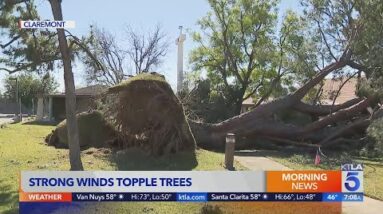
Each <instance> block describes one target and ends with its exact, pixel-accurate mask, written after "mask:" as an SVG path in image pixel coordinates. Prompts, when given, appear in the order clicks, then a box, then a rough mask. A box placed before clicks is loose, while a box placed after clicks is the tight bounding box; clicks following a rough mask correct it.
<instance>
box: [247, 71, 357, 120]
mask: <svg viewBox="0 0 383 214" xmlns="http://www.w3.org/2000/svg"><path fill="white" fill-rule="evenodd" d="M357 83H358V79H357V78H352V79H350V80H348V81H347V82H345V80H339V79H325V80H324V85H323V87H322V95H321V97H320V102H321V103H322V104H323V105H332V104H333V102H334V98H336V99H335V103H334V104H335V105H338V104H342V103H344V102H346V101H349V100H351V99H354V98H357V96H356V94H355V92H356V89H357ZM340 87H342V89H341V90H340V91H339V89H340ZM338 91H339V94H338V96H337V93H338ZM254 105H255V104H254V101H253V99H252V98H251V97H249V98H248V99H246V100H244V101H243V103H242V108H241V113H244V112H247V111H249V110H250V109H252V108H253V107H254Z"/></svg>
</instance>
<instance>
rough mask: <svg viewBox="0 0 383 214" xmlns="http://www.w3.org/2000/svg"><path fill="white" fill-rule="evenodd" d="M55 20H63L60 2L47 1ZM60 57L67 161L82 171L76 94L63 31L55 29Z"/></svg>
mask: <svg viewBox="0 0 383 214" xmlns="http://www.w3.org/2000/svg"><path fill="white" fill-rule="evenodd" d="M49 2H50V4H51V8H52V13H53V17H54V19H55V20H57V21H58V20H63V15H62V9H61V0H49ZM57 34H58V40H59V46H60V52H61V57H62V61H63V65H64V81H65V109H66V120H67V130H68V146H69V160H70V166H71V170H84V168H83V166H82V162H81V152H80V144H79V133H78V124H77V119H76V94H75V85H74V79H73V72H72V63H71V57H70V52H69V48H68V42H67V40H66V36H65V32H64V29H57Z"/></svg>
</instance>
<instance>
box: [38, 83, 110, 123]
mask: <svg viewBox="0 0 383 214" xmlns="http://www.w3.org/2000/svg"><path fill="white" fill-rule="evenodd" d="M106 89H107V87H106V86H104V85H92V86H87V87H84V88H78V89H76V91H75V94H76V112H77V113H80V112H84V111H88V110H90V109H92V108H94V107H95V99H96V98H97V97H98V96H99V95H101V94H102V93H103V92H105V91H106ZM37 106H38V107H37V108H38V109H37V120H49V121H57V122H59V121H62V120H64V119H65V114H66V113H65V93H58V94H48V95H45V96H44V97H40V98H39V99H38V104H37Z"/></svg>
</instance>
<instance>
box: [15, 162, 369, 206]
mask: <svg viewBox="0 0 383 214" xmlns="http://www.w3.org/2000/svg"><path fill="white" fill-rule="evenodd" d="M19 197H20V198H19V199H20V204H21V205H22V204H28V203H36V202H39V203H40V204H41V203H42V202H43V203H52V202H67V203H74V202H108V201H113V202H348V201H350V202H352V201H363V166H362V165H361V164H344V165H342V167H341V170H337V171H325V170H317V171H94V172H92V171H23V172H21V179H20V195H19ZM20 207H22V206H20ZM20 211H23V210H22V209H20Z"/></svg>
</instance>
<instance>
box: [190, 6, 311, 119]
mask: <svg viewBox="0 0 383 214" xmlns="http://www.w3.org/2000/svg"><path fill="white" fill-rule="evenodd" d="M209 4H210V6H211V11H210V12H209V13H208V14H207V15H206V16H205V17H203V18H202V19H200V21H199V22H198V24H199V26H200V28H201V32H195V33H194V34H193V39H194V41H195V42H197V43H198V44H199V46H198V47H197V48H196V49H194V50H193V51H192V54H191V58H190V61H191V63H192V65H193V68H194V69H195V70H204V71H206V72H207V78H208V79H209V80H210V81H211V84H212V90H214V91H215V92H216V93H218V94H219V95H220V96H222V97H223V98H224V100H225V102H226V103H227V106H228V107H229V108H230V107H231V108H233V109H234V113H235V114H238V113H239V110H240V107H241V104H242V101H243V100H244V99H247V98H249V97H253V98H255V100H256V103H257V105H259V104H260V103H262V102H264V101H266V100H267V99H268V98H269V97H270V96H272V97H274V98H276V97H280V96H282V95H286V94H287V93H288V92H291V91H292V90H293V86H294V84H293V83H295V84H296V83H299V82H304V81H306V80H307V79H309V78H310V77H311V76H312V75H313V74H314V68H315V67H314V65H315V64H314V62H315V55H314V53H313V51H312V50H313V42H312V41H311V40H306V39H305V32H304V27H305V23H304V22H303V20H302V19H301V18H300V17H299V16H298V15H296V14H295V13H293V12H292V11H289V12H287V13H286V14H285V16H284V20H283V22H282V24H281V27H280V28H279V29H277V27H276V25H277V1H253V0H234V1H229V0H210V1H209Z"/></svg>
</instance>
